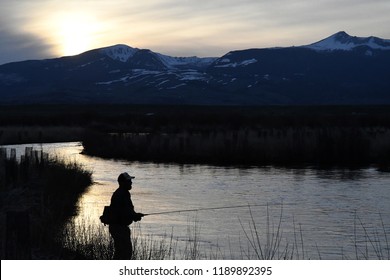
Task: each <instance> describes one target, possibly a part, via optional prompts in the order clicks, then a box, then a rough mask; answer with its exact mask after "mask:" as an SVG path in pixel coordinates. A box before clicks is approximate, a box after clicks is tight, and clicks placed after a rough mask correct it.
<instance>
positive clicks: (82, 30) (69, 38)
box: [53, 13, 100, 55]
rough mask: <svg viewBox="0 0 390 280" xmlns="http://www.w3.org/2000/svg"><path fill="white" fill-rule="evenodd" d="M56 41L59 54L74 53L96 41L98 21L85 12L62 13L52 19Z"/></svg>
mask: <svg viewBox="0 0 390 280" xmlns="http://www.w3.org/2000/svg"><path fill="white" fill-rule="evenodd" d="M53 21H54V22H55V24H54V27H55V28H56V32H55V34H56V43H57V44H58V45H59V52H60V53H61V55H76V54H79V53H81V52H84V51H87V50H89V49H90V48H92V47H93V45H94V44H95V43H96V42H95V41H96V37H97V34H98V31H99V29H100V24H99V22H98V21H97V20H96V19H94V18H93V17H91V16H89V15H87V14H77V13H72V14H63V15H60V16H58V17H56V18H55V19H54V20H53Z"/></svg>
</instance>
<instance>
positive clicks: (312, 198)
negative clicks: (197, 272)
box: [6, 142, 390, 259]
mask: <svg viewBox="0 0 390 280" xmlns="http://www.w3.org/2000/svg"><path fill="white" fill-rule="evenodd" d="M6 147H7V148H16V149H17V154H20V153H22V152H23V151H24V149H25V147H34V148H35V149H38V150H40V149H43V150H44V151H45V152H48V153H49V154H56V155H59V156H63V157H65V158H66V159H69V160H76V161H77V162H79V163H81V164H82V165H84V166H85V167H86V168H87V169H89V170H91V171H93V180H94V182H95V183H94V184H93V185H92V186H91V187H90V188H89V189H88V191H86V192H85V194H84V195H83V196H82V197H81V199H80V202H79V207H80V211H79V214H78V216H77V217H76V221H82V222H83V223H85V222H87V223H90V224H93V225H96V226H102V227H103V225H101V224H100V221H99V219H98V217H99V216H100V215H101V212H102V209H103V207H104V205H109V202H110V197H111V194H112V193H113V191H114V190H115V189H116V188H117V182H116V179H117V177H118V175H119V174H120V173H121V172H128V173H129V174H131V175H133V176H135V177H136V178H135V179H134V181H133V190H132V191H131V192H132V199H133V203H134V205H135V209H136V211H137V212H142V213H155V212H165V211H176V210H185V209H201V208H216V207H225V208H223V209H215V210H203V211H188V212H181V213H172V214H166V215H151V216H146V217H144V218H143V220H142V221H141V222H140V223H137V224H133V225H132V227H137V230H139V231H140V232H141V234H142V235H152V236H155V237H156V238H164V236H165V235H168V236H170V235H171V234H172V235H173V238H174V239H175V240H177V241H178V243H179V245H178V246H179V249H180V246H185V244H186V240H188V239H189V238H191V236H192V238H196V239H198V243H199V246H201V248H202V251H203V252H205V256H204V257H205V258H213V256H214V257H215V258H226V259H241V258H255V256H254V254H253V252H252V251H253V250H251V249H250V248H251V245H250V242H249V240H252V241H253V240H257V236H256V234H255V230H254V228H253V225H255V227H256V231H257V232H258V233H260V237H259V240H260V241H261V244H262V248H263V249H264V248H265V247H266V246H267V245H266V244H267V243H268V244H270V243H272V239H274V240H275V239H276V238H277V237H278V234H279V236H281V239H280V247H279V251H280V252H279V253H280V254H281V255H282V254H283V252H284V250H285V248H286V246H287V248H288V249H287V250H288V251H290V252H291V251H293V252H295V253H294V258H305V259H345V258H348V259H356V258H364V257H366V256H367V257H372V258H377V257H378V255H380V254H383V257H387V256H388V254H389V245H388V241H387V240H390V203H389V202H390V173H383V172H379V171H377V170H376V169H375V168H366V169H356V170H346V169H332V170H318V169H312V168H305V169H293V168H291V169H287V168H276V167H261V168H260V167H247V168H241V167H222V166H210V165H191V164H185V165H182V164H161V163H143V162H128V161H122V160H107V159H101V158H98V157H91V156H87V155H83V154H81V152H82V145H81V143H78V142H71V143H52V144H28V145H12V146H6ZM281 203H282V204H283V206H281V205H280V204H281ZM243 205H257V206H251V207H236V208H229V207H230V206H243ZM266 205H268V207H266ZM279 221H280V222H281V223H280V226H279ZM104 230H107V231H108V229H104ZM267 233H268V235H267ZM267 241H268V242H267ZM181 243H183V244H182V245H180V244H181ZM374 248H376V249H374ZM206 252H210V253H206ZM378 252H379V253H378Z"/></svg>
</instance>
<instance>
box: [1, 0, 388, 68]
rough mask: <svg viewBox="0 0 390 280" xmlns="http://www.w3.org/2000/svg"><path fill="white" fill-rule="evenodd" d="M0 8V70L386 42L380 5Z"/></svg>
mask: <svg viewBox="0 0 390 280" xmlns="http://www.w3.org/2000/svg"><path fill="white" fill-rule="evenodd" d="M0 7H1V9H0V38H1V39H0V40H1V43H0V64H3V63H6V62H11V61H19V60H25V59H41V58H50V57H57V56H62V55H70V54H74V53H71V52H72V51H73V52H81V51H86V50H89V49H94V48H99V47H104V46H109V45H114V44H118V43H123V44H127V45H129V46H133V47H138V48H149V49H152V50H154V51H158V52H161V53H164V54H169V55H175V56H192V55H198V56H221V55H223V54H224V53H226V52H228V51H230V50H235V49H246V48H261V47H273V46H292V45H303V44H309V43H312V42H315V41H318V40H320V39H322V38H324V37H327V36H330V35H331V34H333V33H336V32H338V31H341V30H344V31H346V32H347V33H349V34H350V35H354V36H362V37H366V36H371V35H373V36H378V37H382V38H388V39H390V29H389V28H388V27H389V26H390V16H389V15H390V1H388V0H373V1H367V0H316V1H313V0H295V1H291V0H243V1H238V0H234V1H233V0H197V1H193V0H190V1H188V0H142V1H129V0H109V1H107V0H82V1H79V0H68V1H63V0H61V1H58V0H33V1H32V0H16V1H15V0H0ZM69 29H71V30H73V32H70V31H69ZM71 36H73V37H71ZM71 45H73V46H71ZM72 47H73V48H72ZM76 47H77V48H76Z"/></svg>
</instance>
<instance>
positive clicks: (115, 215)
mask: <svg viewBox="0 0 390 280" xmlns="http://www.w3.org/2000/svg"><path fill="white" fill-rule="evenodd" d="M134 178H135V177H133V176H130V175H129V174H128V173H127V172H124V173H122V174H120V175H119V177H118V183H119V188H118V189H117V190H116V191H115V192H114V193H113V195H112V197H111V205H110V208H111V217H112V222H111V223H110V225H109V231H110V234H111V236H112V238H113V239H114V247H115V253H114V259H115V260H129V259H131V257H132V255H133V246H132V244H131V233H130V228H129V225H130V224H131V223H132V222H138V221H140V220H141V218H142V217H143V216H144V214H142V213H137V212H135V211H134V205H133V202H132V201H131V195H130V192H129V191H130V190H131V188H132V179H134Z"/></svg>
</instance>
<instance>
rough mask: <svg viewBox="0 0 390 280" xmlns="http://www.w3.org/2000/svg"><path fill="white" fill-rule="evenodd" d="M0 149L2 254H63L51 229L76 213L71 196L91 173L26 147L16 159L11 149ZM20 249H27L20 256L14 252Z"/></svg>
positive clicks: (86, 182) (78, 192)
mask: <svg viewBox="0 0 390 280" xmlns="http://www.w3.org/2000/svg"><path fill="white" fill-rule="evenodd" d="M1 151H2V152H1V156H0V200H1V202H2V207H1V208H0V216H1V219H0V222H1V228H2V229H4V230H2V231H1V232H0V234H1V235H2V236H1V237H2V238H1V240H4V242H1V244H0V246H1V252H0V254H1V256H2V258H3V257H4V258H16V259H18V258H46V257H48V258H50V257H53V258H56V257H58V256H59V255H61V254H62V253H63V252H62V248H60V247H59V246H58V244H57V240H56V238H55V236H56V233H57V232H58V230H59V229H60V228H61V226H62V225H63V224H64V223H65V222H66V220H67V219H69V217H71V216H72V215H75V214H76V213H77V208H76V206H75V205H76V204H77V200H78V198H79V196H80V195H81V194H82V193H83V192H84V191H85V190H86V188H87V187H88V186H89V185H90V184H91V183H92V180H91V172H89V171H87V170H85V169H84V168H83V167H82V166H81V165H79V164H77V163H75V162H69V161H66V160H65V159H61V158H59V157H49V156H48V155H47V154H45V153H44V152H38V151H34V150H32V148H26V150H25V153H24V155H22V156H21V157H20V159H17V158H16V152H15V150H11V151H10V153H9V155H7V154H8V153H7V151H6V150H5V149H2V150H1ZM19 236H22V237H23V238H22V237H19ZM21 243H23V246H21V245H20V244H21ZM20 247H22V248H23V247H28V248H23V250H26V254H24V255H23V256H22V255H20V254H19V253H18V250H19V248H20ZM27 251H28V252H27Z"/></svg>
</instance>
